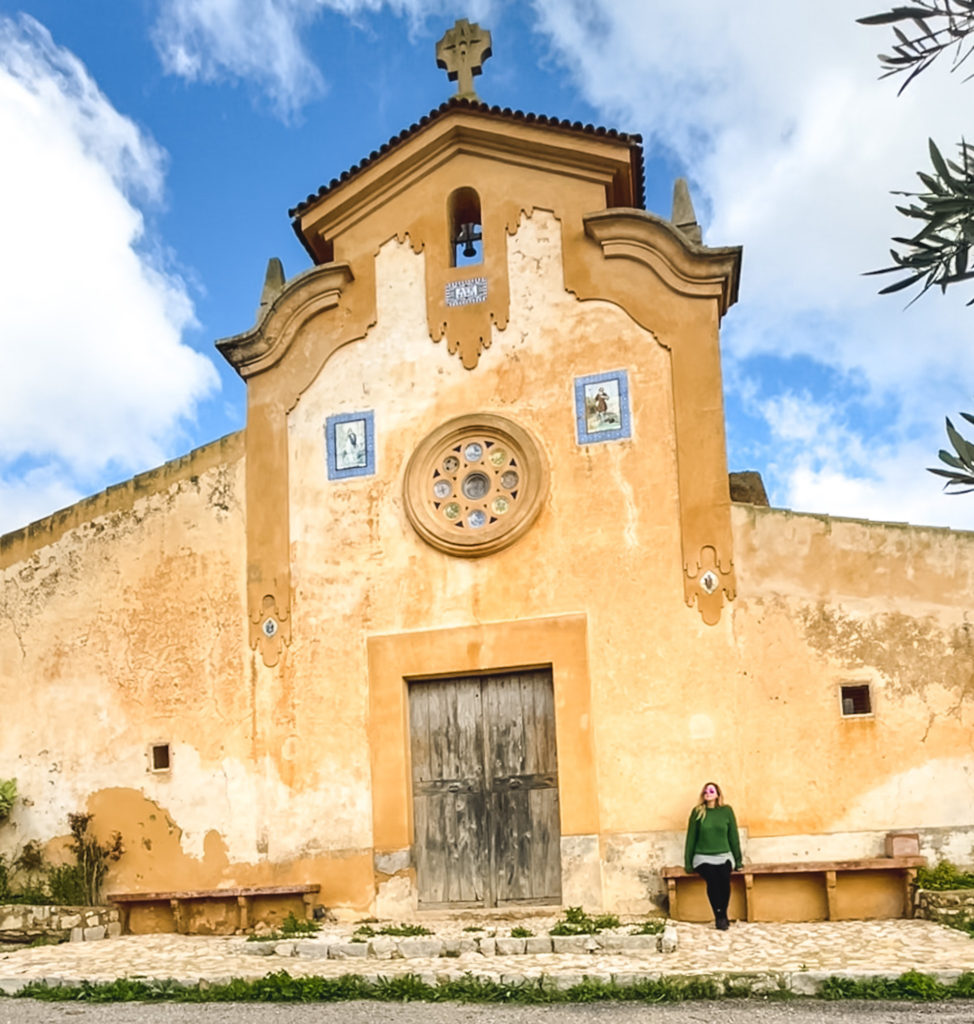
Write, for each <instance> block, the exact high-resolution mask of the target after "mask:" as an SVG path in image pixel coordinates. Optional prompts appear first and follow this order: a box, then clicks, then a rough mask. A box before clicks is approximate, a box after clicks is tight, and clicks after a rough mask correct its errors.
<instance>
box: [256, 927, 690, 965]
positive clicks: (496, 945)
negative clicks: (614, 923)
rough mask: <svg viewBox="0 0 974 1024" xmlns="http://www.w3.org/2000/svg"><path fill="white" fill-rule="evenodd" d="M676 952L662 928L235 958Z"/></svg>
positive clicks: (381, 938) (298, 949)
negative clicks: (649, 932)
mask: <svg viewBox="0 0 974 1024" xmlns="http://www.w3.org/2000/svg"><path fill="white" fill-rule="evenodd" d="M676 948H677V932H676V928H675V927H674V926H673V925H672V924H671V923H670V922H667V923H666V925H665V926H664V928H663V931H662V932H660V933H659V934H658V935H631V934H627V933H621V932H620V931H619V930H615V931H606V932H595V933H592V934H589V935H534V936H528V937H526V938H513V937H512V936H494V935H491V936H481V937H472V936H471V937H467V936H464V937H457V936H446V937H445V938H439V937H438V936H436V935H424V936H410V937H408V938H399V937H395V936H391V935H376V936H373V937H372V938H370V939H368V940H364V941H359V942H352V941H350V940H349V939H348V938H346V937H338V938H336V937H335V936H329V935H327V934H325V935H315V936H311V937H303V938H287V939H280V940H277V941H274V940H264V941H261V942H247V941H244V942H243V943H242V945H241V950H240V951H241V952H243V953H246V954H248V955H250V956H277V957H305V958H310V959H317V960H353V959H364V958H371V959H375V960H412V959H417V960H419V959H430V958H438V957H459V956H462V955H464V954H467V953H479V954H480V955H481V956H487V957H492V956H537V955H539V954H544V953H592V954H603V953H634V952H640V953H672V952H675V950H676Z"/></svg>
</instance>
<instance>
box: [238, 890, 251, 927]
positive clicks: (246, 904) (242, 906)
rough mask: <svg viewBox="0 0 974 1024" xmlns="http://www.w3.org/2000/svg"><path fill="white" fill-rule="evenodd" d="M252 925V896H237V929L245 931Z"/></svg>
mask: <svg viewBox="0 0 974 1024" xmlns="http://www.w3.org/2000/svg"><path fill="white" fill-rule="evenodd" d="M249 927H250V897H249V896H238V897H237V929H238V930H239V931H242V932H245V931H246V930H247V929H248V928H249Z"/></svg>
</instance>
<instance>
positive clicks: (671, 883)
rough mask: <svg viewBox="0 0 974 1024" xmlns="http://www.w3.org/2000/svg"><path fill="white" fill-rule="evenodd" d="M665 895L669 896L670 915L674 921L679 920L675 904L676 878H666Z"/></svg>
mask: <svg viewBox="0 0 974 1024" xmlns="http://www.w3.org/2000/svg"><path fill="white" fill-rule="evenodd" d="M667 895H668V896H669V897H670V916H671V918H672V919H673V920H674V921H679V920H680V914H679V911H678V909H677V905H676V879H667Z"/></svg>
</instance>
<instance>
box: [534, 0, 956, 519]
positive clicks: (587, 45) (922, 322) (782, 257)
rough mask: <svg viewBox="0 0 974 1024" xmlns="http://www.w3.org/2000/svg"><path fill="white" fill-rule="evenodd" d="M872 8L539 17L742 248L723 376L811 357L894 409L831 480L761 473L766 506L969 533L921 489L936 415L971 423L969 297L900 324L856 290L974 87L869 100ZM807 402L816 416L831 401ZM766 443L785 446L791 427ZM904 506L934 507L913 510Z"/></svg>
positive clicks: (579, 4) (605, 105) (553, 2)
mask: <svg viewBox="0 0 974 1024" xmlns="http://www.w3.org/2000/svg"><path fill="white" fill-rule="evenodd" d="M881 8H882V5H881V4H880V5H877V4H875V3H874V2H869V3H855V4H850V3H849V2H848V0H820V2H819V3H816V4H814V5H813V4H775V5H769V4H765V3H757V2H754V0H750V2H745V3H738V4H728V3H726V2H718V0H698V2H696V3H694V4H688V5H684V6H682V7H677V6H676V5H666V9H665V11H659V12H658V15H657V16H655V17H647V16H646V4H645V2H644V0H603V2H597V0H584V2H583V0H535V9H536V11H537V13H538V17H539V20H540V22H541V24H542V26H543V28H544V30H545V32H547V33H548V34H549V36H550V38H551V40H552V43H553V45H554V46H555V48H556V50H557V52H558V54H559V55H560V59H561V61H562V63H563V65H564V67H565V68H566V69H568V70H569V72H570V73H571V74H572V75H574V76H575V78H576V81H577V83H578V85H579V87H580V89H581V90H582V92H583V93H584V95H585V96H586V97H587V98H588V99H589V100H590V101H591V102H592V103H593V104H595V105H596V106H597V107H599V108H600V109H601V110H602V111H603V112H604V113H605V116H606V118H607V119H609V120H611V121H612V122H613V123H617V124H619V125H620V126H622V127H625V128H627V129H629V130H633V131H640V132H642V133H643V135H644V137H645V139H646V146H647V151H648V152H650V153H652V151H653V150H654V149H659V148H661V147H662V148H664V149H666V150H668V151H669V152H671V153H672V154H673V155H675V156H676V158H677V160H678V161H679V162H680V163H681V164H682V165H683V166H685V167H686V168H687V173H688V176H689V177H690V179H691V183H692V186H693V187H694V194H695V199H697V200H698V214H700V215H701V219H702V220H703V221H704V224H705V239H706V240H707V241H709V242H710V243H711V244H743V246H744V264H743V273H742V283H741V302H740V306H739V307H738V308H737V309H736V310H734V311H733V312H732V314H731V315H730V316H729V317H728V318H727V321H726V323H725V328H724V332H723V344H724V349H725V352H726V353H727V354H728V356H729V357H730V358H732V359H733V358H737V359H743V360H746V359H747V358H748V357H755V356H770V357H778V358H780V357H785V358H787V357H794V356H807V357H810V358H812V359H814V360H816V361H818V362H819V363H821V364H823V365H824V366H827V367H829V368H831V369H832V370H833V371H834V372H835V374H836V375H837V376H838V377H839V378H843V377H852V378H855V379H857V380H860V381H862V382H863V383H864V385H865V388H866V391H867V393H866V394H865V395H864V396H863V397H862V402H863V403H864V404H867V405H868V404H870V403H871V404H873V405H880V404H884V403H885V405H887V406H890V407H891V410H892V411H891V414H890V415H891V419H890V420H889V422H888V423H886V424H885V425H884V427H883V429H882V430H879V429H878V428H877V427H876V425H875V424H873V427H872V430H873V434H874V435H876V436H870V437H868V438H867V435H866V433H865V431H864V428H863V427H862V426H861V425H859V424H857V422H856V420H855V418H854V417H853V416H851V415H846V416H844V417H843V418H842V423H843V427H842V430H841V431H835V432H833V433H832V435H831V443H832V452H831V456H830V457H831V462H823V463H822V465H821V466H820V467H819V468H818V469H815V470H814V471H813V470H811V469H808V468H807V466H806V467H805V468H804V469H802V470H801V471H800V470H799V469H798V468H795V469H792V470H790V471H786V470H784V469H781V470H776V469H775V466H774V464H773V463H772V464H771V465H769V467H768V472H769V473H776V472H780V473H781V475H780V476H779V477H778V479H777V480H772V481H770V483H771V484H772V486H773V487H774V489H775V490H777V491H779V492H780V491H781V490H784V491H785V492H786V493H785V496H784V500H785V502H786V503H788V504H792V505H795V506H796V507H797V506H799V505H803V506H804V507H805V508H808V509H814V510H816V511H831V512H834V513H836V514H844V515H857V516H876V517H879V518H883V517H884V516H885V517H890V516H892V517H894V518H903V517H904V514H905V509H906V508H908V507H909V508H910V509H912V510H914V511H915V512H916V514H917V515H921V517H922V519H923V520H924V521H928V522H945V521H952V522H953V524H954V525H958V526H960V525H963V526H967V527H968V528H971V527H974V502H969V501H968V502H966V503H964V501H963V499H961V500H960V501H951V500H950V499H949V498H947V497H944V496H942V495H941V494H940V492H939V487H938V485H937V482H936V480H935V479H934V478H933V477H932V476H930V475H928V474H925V473H924V472H923V467H924V466H926V465H930V464H931V463H932V462H933V461H934V460H935V457H936V451H937V449H938V448H940V447H941V446H942V445H943V426H942V424H943V415H944V413H948V414H951V415H952V414H954V413H955V411H956V410H957V409H961V408H970V407H971V406H972V405H974V400H972V398H971V395H972V393H974V312H972V311H971V310H969V309H966V308H965V306H964V305H963V302H964V301H965V300H966V299H967V298H969V297H970V296H969V294H968V295H960V294H957V293H954V294H952V293H950V292H948V294H947V296H946V297H941V296H939V295H930V296H927V297H925V298H924V299H922V300H921V301H920V302H919V303H917V304H916V305H915V306H913V307H912V308H911V309H910V310H908V311H906V312H904V311H903V305H904V303H905V302H906V301H907V299H906V298H902V297H879V296H877V295H876V291H877V288H878V287H880V285H881V284H882V283H884V279H881V280H879V281H878V280H877V279H876V278H871V277H863V276H862V273H863V271H865V270H869V269H872V268H875V267H877V266H882V265H885V263H886V261H887V255H886V254H887V249H888V245H889V243H888V239H889V237H890V236H891V235H893V234H905V233H909V225H908V224H907V223H906V222H904V221H903V219H902V218H901V217H900V216H899V215H898V214H896V213H895V211H894V208H893V200H892V198H891V197H890V195H889V190H891V189H896V188H910V187H912V186H913V184H914V183H915V181H916V178H915V172H916V170H918V169H924V168H925V167H926V166H927V165H928V158H927V153H926V148H927V138H928V136H933V137H935V138H936V139H938V140H940V143H941V145H942V146H943V147H951V146H953V145H954V143H955V142H956V141H958V140H959V139H960V138H961V136H962V135H963V134H964V131H965V129H966V130H968V132H969V130H970V121H969V110H970V102H971V100H972V99H974V92H971V91H970V90H972V89H974V86H972V85H968V86H966V87H965V86H964V85H963V84H962V82H961V80H960V78H958V77H957V76H954V78H952V79H950V80H947V71H946V67H945V68H944V69H933V70H931V71H928V72H927V73H926V74H925V75H923V76H921V77H920V78H919V79H917V80H916V81H915V82H914V83H913V84H912V85H911V86H910V88H909V89H907V90H906V92H905V93H904V94H903V95H902V96H900V97H897V96H896V89H897V84H898V83H895V82H893V83H891V82H890V81H879V80H878V74H879V66H878V62H877V61H876V56H875V55H876V53H877V51H879V50H881V49H884V48H887V49H888V45H889V34H888V30H886V29H867V28H864V27H861V26H857V25H856V24H855V18H856V17H857V16H859V15H862V14H867V13H874V12H875V10H876V9H881ZM965 88H966V89H967V90H968V92H967V93H965V92H964V91H963V90H964V89H965ZM660 212H662V213H664V214H665V213H668V211H660ZM907 298H908V297H907ZM785 391H787V388H786V389H785ZM763 394H764V398H765V399H767V398H769V397H774V394H771V395H769V393H768V391H767V385H765V386H764V388H763ZM778 397H781V395H779V396H778ZM804 402H805V408H804V412H805V413H806V415H808V414H810V413H811V411H812V408H811V407H812V405H813V404H814V403H818V404H819V405H820V406H822V407H823V408H824V407H827V406H828V405H829V395H828V394H817V393H810V394H808V395H806V396H805V398H804ZM773 408H774V406H773V403H766V405H765V412H766V414H767V415H768V416H771V415H772V410H773ZM779 411H780V410H779ZM768 426H769V428H770V429H771V433H772V437H773V438H774V439H775V440H776V441H777V442H781V443H785V438H784V437H783V436H782V435H781V434H780V433H779V432H778V431H779V429H781V428H782V422H781V421H780V420H779V421H777V422H775V421H773V419H772V420H769V422H768ZM863 449H868V450H869V452H868V457H864V456H863V455H862V450H863ZM900 473H912V474H913V475H912V476H911V477H901V476H899V474H900ZM842 481H846V483H845V484H843V483H842ZM907 491H909V492H910V493H913V492H917V493H919V494H921V495H924V496H925V497H923V498H921V499H918V500H917V501H914V502H910V503H905V502H904V500H903V495H904V493H906V492H907ZM884 501H885V505H884ZM884 508H885V511H884Z"/></svg>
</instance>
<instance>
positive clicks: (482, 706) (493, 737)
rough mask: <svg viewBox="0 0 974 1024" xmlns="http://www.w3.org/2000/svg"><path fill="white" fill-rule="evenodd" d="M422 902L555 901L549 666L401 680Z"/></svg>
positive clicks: (557, 860)
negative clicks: (404, 684) (405, 701)
mask: <svg viewBox="0 0 974 1024" xmlns="http://www.w3.org/2000/svg"><path fill="white" fill-rule="evenodd" d="M409 720H410V738H411V739H410V746H411V753H412V774H413V819H414V823H415V829H414V837H413V850H414V855H415V859H416V874H417V884H418V887H419V902H420V905H422V906H426V907H431V906H444V905H450V906H499V905H503V904H510V903H558V902H560V901H561V854H560V837H561V829H560V827H559V819H558V774H557V772H558V763H557V754H556V750H555V715H554V698H553V694H552V686H551V672H550V671H549V670H535V671H530V672H517V673H511V674H508V675H490V676H473V677H464V678H459V679H435V680H427V681H421V682H411V683H410V684H409Z"/></svg>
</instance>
